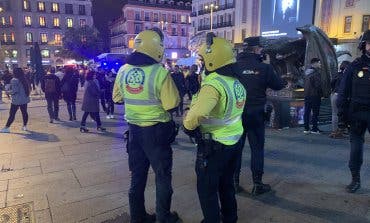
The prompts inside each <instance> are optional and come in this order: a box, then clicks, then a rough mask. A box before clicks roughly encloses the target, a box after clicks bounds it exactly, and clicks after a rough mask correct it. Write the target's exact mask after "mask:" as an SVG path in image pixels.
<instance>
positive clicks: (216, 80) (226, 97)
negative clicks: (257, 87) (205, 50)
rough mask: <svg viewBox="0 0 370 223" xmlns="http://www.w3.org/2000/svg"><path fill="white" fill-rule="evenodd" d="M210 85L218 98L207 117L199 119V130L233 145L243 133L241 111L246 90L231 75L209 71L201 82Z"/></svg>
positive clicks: (218, 140)
mask: <svg viewBox="0 0 370 223" xmlns="http://www.w3.org/2000/svg"><path fill="white" fill-rule="evenodd" d="M205 85H210V86H212V87H214V88H215V89H216V90H217V91H218V92H219V94H220V100H219V101H218V103H217V105H216V106H215V108H214V109H213V110H212V111H211V113H210V115H209V117H207V118H206V119H203V120H202V121H201V126H200V129H201V132H202V133H211V135H212V139H213V140H215V141H217V142H220V143H222V144H224V145H234V144H235V143H237V142H238V141H239V139H240V138H241V136H242V134H243V124H242V118H241V116H242V113H243V108H244V104H245V100H246V95H247V93H246V90H245V89H244V87H243V85H242V84H241V83H240V82H239V80H237V79H236V78H233V77H228V76H223V75H219V74H217V73H215V72H214V73H211V74H209V75H208V76H206V78H205V79H204V80H203V82H202V86H205Z"/></svg>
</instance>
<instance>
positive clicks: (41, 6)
mask: <svg viewBox="0 0 370 223" xmlns="http://www.w3.org/2000/svg"><path fill="white" fill-rule="evenodd" d="M37 9H38V10H39V11H40V12H44V11H45V2H38V3H37Z"/></svg>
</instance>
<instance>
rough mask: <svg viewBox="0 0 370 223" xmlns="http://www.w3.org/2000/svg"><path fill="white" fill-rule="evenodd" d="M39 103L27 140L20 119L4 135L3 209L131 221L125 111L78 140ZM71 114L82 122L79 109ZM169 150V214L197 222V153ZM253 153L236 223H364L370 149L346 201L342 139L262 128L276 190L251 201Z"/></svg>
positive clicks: (369, 211)
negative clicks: (51, 120) (356, 189)
mask: <svg viewBox="0 0 370 223" xmlns="http://www.w3.org/2000/svg"><path fill="white" fill-rule="evenodd" d="M79 95H80V94H79ZM45 105H46V102H45V100H39V98H38V96H36V97H33V101H32V102H31V105H30V108H29V115H30V117H31V121H30V123H29V132H28V133H24V132H22V131H21V130H20V128H21V123H20V122H19V121H18V122H16V123H15V124H14V125H13V126H12V128H11V130H12V133H10V134H1V135H0V140H1V145H0V148H1V154H0V162H1V167H2V172H1V173H0V202H1V203H0V207H10V206H14V205H17V204H24V203H28V202H32V207H33V212H34V215H35V218H36V222H38V223H50V222H53V223H67V222H97V223H100V222H104V221H105V220H108V219H113V218H115V217H116V216H118V215H120V217H119V218H117V221H112V222H129V219H128V197H127V196H128V188H129V185H130V173H129V170H128V162H127V153H126V149H125V148H124V142H123V137H122V133H123V131H124V130H125V129H126V128H127V126H126V123H125V122H124V121H123V120H122V119H123V116H122V114H123V112H122V111H123V108H122V106H117V113H116V114H117V118H116V119H111V120H105V119H103V126H105V127H107V132H106V133H96V131H95V129H94V128H93V126H94V123H93V122H92V121H91V120H90V121H89V122H88V125H87V126H88V127H90V130H91V133H88V134H82V133H80V132H79V128H78V127H79V123H78V122H70V121H66V120H67V115H66V114H67V113H66V111H65V109H66V107H65V106H64V102H62V101H61V108H60V110H61V122H58V123H54V124H50V123H48V119H47V110H46V107H45ZM8 106H9V104H0V118H1V119H0V120H6V117H7V115H8ZM77 107H78V113H77V116H78V117H80V115H81V113H80V112H79V110H80V109H79V108H80V104H78V105H77ZM16 120H20V119H18V118H17V119H16ZM177 121H179V122H180V121H181V120H179V119H178V120H177ZM0 124H3V121H2V122H1V123H0ZM328 128H329V127H328V126H323V127H322V129H323V130H328ZM367 142H369V138H367ZM173 152H174V153H173V157H174V162H173V183H172V184H173V188H174V189H173V190H174V193H173V201H172V210H174V211H177V212H178V213H179V215H180V217H181V218H182V219H183V222H185V223H193V222H194V223H196V222H200V220H201V219H202V214H201V209H200V205H199V201H198V197H197V193H196V176H195V171H194V160H195V146H194V145H193V144H191V143H190V141H189V139H188V138H187V137H186V136H185V135H184V134H183V133H180V134H179V136H178V138H177V140H176V142H175V143H174V144H173ZM249 154H250V153H249V146H248V145H246V146H245V148H244V154H243V165H242V177H241V185H242V186H243V187H244V188H245V189H246V190H247V191H248V192H242V193H240V194H239V195H237V199H238V215H239V222H279V223H287V222H312V223H319V222H336V223H338V222H343V223H349V222H356V223H360V222H364V223H365V222H369V221H370V196H369V193H370V178H369V177H367V176H369V173H370V168H369V165H368V163H369V160H368V159H367V158H368V157H369V156H368V155H367V154H368V150H365V165H364V166H363V171H362V175H363V176H364V177H363V181H362V189H360V191H359V192H358V193H357V194H348V193H346V192H345V190H344V187H345V185H347V184H348V183H349V181H350V173H349V170H348V168H347V159H348V155H349V142H348V139H342V140H334V139H330V138H328V136H327V135H325V134H323V135H313V134H310V135H304V134H303V133H302V129H301V128H293V129H287V130H282V131H278V130H272V129H268V130H267V137H266V158H265V165H266V169H265V175H264V176H265V177H264V181H265V182H266V183H270V184H271V185H272V187H273V192H271V193H268V194H264V195H261V196H259V197H256V198H255V197H253V196H251V195H250V194H249V191H250V190H251V188H252V182H251V174H250V170H249V168H248V166H249V163H250V162H249ZM153 178H154V175H153V173H151V174H150V176H149V180H148V187H147V189H146V206H147V208H148V210H149V211H150V212H153V210H154V207H155V206H154V202H155V187H154V179H153ZM118 219H119V220H118ZM108 222H110V221H108Z"/></svg>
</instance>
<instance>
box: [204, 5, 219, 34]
mask: <svg viewBox="0 0 370 223" xmlns="http://www.w3.org/2000/svg"><path fill="white" fill-rule="evenodd" d="M204 9H205V10H208V9H210V10H211V32H212V28H213V27H212V26H213V9H215V10H217V9H218V5H215V4H213V3H212V4H210V5H209V6H208V5H206V6H204Z"/></svg>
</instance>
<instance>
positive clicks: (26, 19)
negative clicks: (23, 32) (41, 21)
mask: <svg viewBox="0 0 370 223" xmlns="http://www.w3.org/2000/svg"><path fill="white" fill-rule="evenodd" d="M24 25H25V26H31V25H32V20H31V16H25V17H24Z"/></svg>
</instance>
